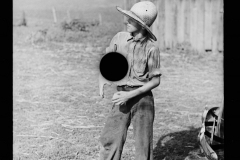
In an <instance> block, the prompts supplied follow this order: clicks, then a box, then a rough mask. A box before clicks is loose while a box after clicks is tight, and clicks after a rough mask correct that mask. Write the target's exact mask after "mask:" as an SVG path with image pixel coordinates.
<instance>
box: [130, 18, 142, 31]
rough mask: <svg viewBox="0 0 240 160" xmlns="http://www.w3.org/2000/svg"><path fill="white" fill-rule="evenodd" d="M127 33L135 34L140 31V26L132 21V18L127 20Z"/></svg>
mask: <svg viewBox="0 0 240 160" xmlns="http://www.w3.org/2000/svg"><path fill="white" fill-rule="evenodd" d="M126 25H127V31H128V32H129V33H133V32H137V31H139V30H141V28H142V27H141V25H139V24H138V23H137V22H136V21H135V20H133V19H132V18H127V23H126Z"/></svg>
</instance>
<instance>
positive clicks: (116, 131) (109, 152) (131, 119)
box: [99, 1, 161, 160]
mask: <svg viewBox="0 0 240 160" xmlns="http://www.w3.org/2000/svg"><path fill="white" fill-rule="evenodd" d="M117 10H118V11H119V12H120V13H122V14H123V15H124V16H126V17H127V23H126V25H127V32H119V33H117V34H116V35H115V36H114V37H113V39H112V40H111V42H110V45H109V47H107V49H106V52H107V53H109V52H118V53H121V54H123V55H124V56H125V57H126V58H127V60H128V63H129V69H128V73H127V76H126V77H125V78H124V79H123V80H121V81H119V82H117V83H116V85H117V90H118V92H116V93H115V94H114V95H113V98H112V102H113V107H112V110H111V113H110V114H109V116H108V118H107V120H106V124H105V127H104V129H103V131H102V134H101V137H100V142H101V145H102V148H101V151H100V160H120V159H121V154H122V150H123V146H124V143H125V140H126V136H127V130H128V127H129V125H130V123H132V125H133V133H134V138H135V149H136V153H135V159H136V160H152V159H153V121H154V114H155V113H154V99H153V94H152V92H151V90H152V89H154V88H156V87H157V86H158V85H159V84H160V76H161V72H160V51H159V48H158V47H157V46H156V45H155V44H154V41H156V40H157V38H156V37H155V36H154V34H153V33H152V32H151V30H150V26H151V25H152V24H153V22H154V21H155V19H156V17H157V8H156V6H155V5H154V4H153V3H152V2H150V1H142V2H138V3H136V4H134V5H133V6H132V8H131V9H130V11H127V10H123V9H121V8H120V7H117ZM99 82H100V83H99V85H100V86H99V88H100V96H102V97H103V86H104V84H105V82H104V81H103V79H102V78H101V76H100V79H99Z"/></svg>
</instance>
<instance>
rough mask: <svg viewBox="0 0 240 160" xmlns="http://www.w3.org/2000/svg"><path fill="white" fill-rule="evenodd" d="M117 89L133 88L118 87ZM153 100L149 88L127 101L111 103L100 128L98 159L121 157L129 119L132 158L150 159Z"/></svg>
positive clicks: (109, 159)
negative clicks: (100, 146)
mask: <svg viewBox="0 0 240 160" xmlns="http://www.w3.org/2000/svg"><path fill="white" fill-rule="evenodd" d="M117 89H118V91H130V90H133V89H136V88H131V87H118V88H117ZM154 114H155V113H154V101H153V95H152V92H151V91H149V92H147V93H144V94H142V95H139V96H137V97H134V98H132V99H130V100H129V101H127V102H126V104H125V105H121V106H119V105H113V107H112V110H111V112H110V115H109V116H108V118H107V121H106V124H105V127H104V129H103V131H102V134H101V137H100V142H101V144H102V148H101V151H100V160H120V159H121V154H122V150H123V145H124V143H125V140H126V136H127V130H128V127H129V125H130V123H131V122H132V125H133V133H134V138H135V149H136V153H135V159H136V160H153V143H152V142H153V121H154Z"/></svg>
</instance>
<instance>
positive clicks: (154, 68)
mask: <svg viewBox="0 0 240 160" xmlns="http://www.w3.org/2000/svg"><path fill="white" fill-rule="evenodd" d="M148 70H149V75H148V78H152V77H154V76H161V75H162V74H161V70H160V51H159V48H158V47H152V48H151V49H150V50H149V54H148Z"/></svg>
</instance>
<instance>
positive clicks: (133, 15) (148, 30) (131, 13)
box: [116, 6, 157, 41]
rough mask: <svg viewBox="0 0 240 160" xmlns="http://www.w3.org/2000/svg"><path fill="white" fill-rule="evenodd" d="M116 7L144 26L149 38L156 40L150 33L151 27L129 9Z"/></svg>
mask: <svg viewBox="0 0 240 160" xmlns="http://www.w3.org/2000/svg"><path fill="white" fill-rule="evenodd" d="M116 8H117V10H118V11H119V12H120V13H122V14H123V15H124V16H127V17H129V18H132V19H134V20H135V21H136V22H137V23H138V24H140V25H141V26H142V27H144V28H145V29H146V30H147V32H148V33H149V36H150V38H151V39H153V40H154V41H157V38H156V37H155V35H154V34H153V33H152V31H151V29H150V28H149V27H148V26H147V25H146V24H145V23H144V22H143V21H142V20H141V19H140V18H139V17H138V16H137V15H136V14H134V13H133V12H131V11H127V10H124V9H122V8H120V7H118V6H116Z"/></svg>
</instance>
